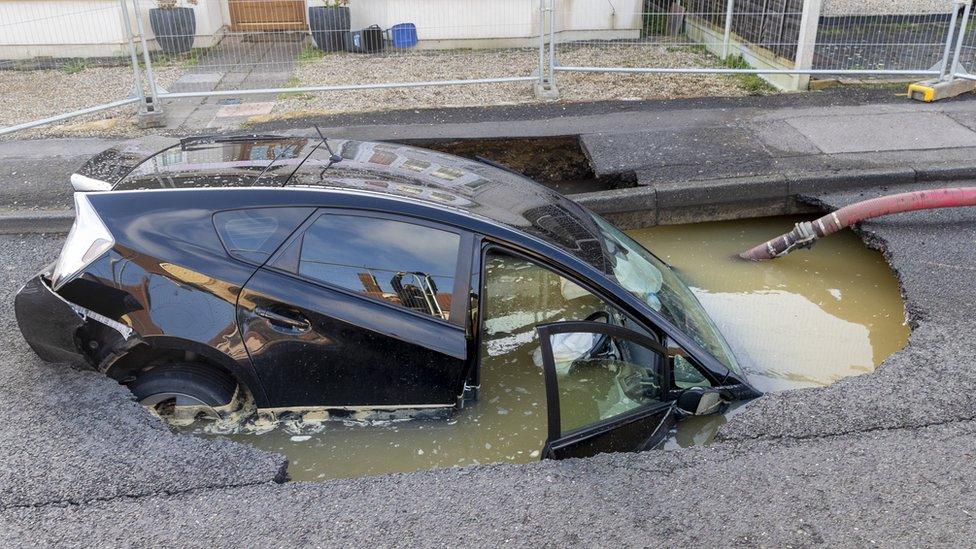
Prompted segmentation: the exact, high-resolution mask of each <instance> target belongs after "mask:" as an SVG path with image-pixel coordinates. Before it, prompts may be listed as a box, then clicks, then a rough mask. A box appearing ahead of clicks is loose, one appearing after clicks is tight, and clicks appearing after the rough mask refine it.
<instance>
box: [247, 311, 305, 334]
mask: <svg viewBox="0 0 976 549" xmlns="http://www.w3.org/2000/svg"><path fill="white" fill-rule="evenodd" d="M254 314H256V315H258V316H260V317H261V318H265V319H267V320H268V322H270V323H271V324H276V325H278V326H286V327H288V328H291V329H293V330H298V331H300V332H307V331H309V330H310V329H312V324H311V323H310V322H309V321H308V319H307V318H305V317H304V316H303V315H302V314H301V313H291V314H282V313H278V312H275V311H273V310H271V309H268V308H267V307H258V308H256V309H254Z"/></svg>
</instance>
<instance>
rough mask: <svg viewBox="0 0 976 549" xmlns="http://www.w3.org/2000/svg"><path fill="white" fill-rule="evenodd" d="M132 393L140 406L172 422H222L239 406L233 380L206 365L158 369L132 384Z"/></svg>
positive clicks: (178, 365) (182, 364) (167, 365)
mask: <svg viewBox="0 0 976 549" xmlns="http://www.w3.org/2000/svg"><path fill="white" fill-rule="evenodd" d="M129 390H130V391H132V394H133V395H135V397H136V400H137V401H139V404H142V405H143V406H145V407H146V408H149V410H150V411H152V412H153V413H155V414H156V415H158V416H159V417H161V418H163V419H164V420H167V421H171V422H183V421H193V420H196V419H201V418H208V419H221V418H223V417H225V416H226V415H227V414H228V413H229V412H232V411H234V410H235V408H236V407H238V406H237V400H238V398H237V397H238V384H237V382H236V381H235V380H234V378H232V377H231V376H230V375H228V374H226V373H224V372H222V371H220V370H218V369H216V368H214V367H212V366H207V365H203V364H194V363H189V362H187V363H176V364H165V365H162V366H157V367H155V368H153V369H151V370H149V371H148V372H145V373H143V374H142V375H140V376H139V377H137V378H136V379H135V380H134V381H132V382H131V383H130V384H129Z"/></svg>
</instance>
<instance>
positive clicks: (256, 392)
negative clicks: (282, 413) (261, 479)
mask: <svg viewBox="0 0 976 549" xmlns="http://www.w3.org/2000/svg"><path fill="white" fill-rule="evenodd" d="M169 362H198V363H202V364H207V365H210V366H212V367H214V368H218V369H220V370H222V371H224V372H225V373H227V374H229V375H230V376H231V377H233V378H234V379H235V380H236V381H237V383H238V384H240V386H241V388H242V389H244V390H245V391H247V392H248V393H250V395H251V397H252V398H253V399H254V403H255V404H256V405H257V406H258V407H259V408H261V407H267V396H266V395H265V392H264V387H263V385H261V382H260V380H259V379H258V378H257V376H255V375H254V373H253V372H252V371H251V370H250V368H249V367H248V366H246V365H242V364H241V363H240V362H239V361H237V360H234V359H233V358H232V357H230V356H229V355H227V354H226V353H224V352H223V351H221V350H219V349H216V348H214V347H211V346H210V345H206V344H203V343H200V342H197V341H192V340H188V339H183V338H179V337H173V336H150V337H144V338H142V341H141V342H140V343H139V344H137V345H135V346H132V347H131V348H129V349H126V350H125V351H123V352H122V353H119V354H117V355H115V356H112V357H109V358H108V359H106V360H105V361H104V362H103V363H102V365H101V370H102V371H103V372H104V373H105V375H107V376H108V377H110V378H112V379H114V380H116V381H118V382H120V383H122V382H125V381H126V380H129V379H131V378H132V377H133V376H135V375H136V374H138V373H140V372H143V371H145V370H148V369H151V368H153V367H155V366H158V365H161V364H166V363H169Z"/></svg>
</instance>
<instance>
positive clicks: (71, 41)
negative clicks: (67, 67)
mask: <svg viewBox="0 0 976 549" xmlns="http://www.w3.org/2000/svg"><path fill="white" fill-rule="evenodd" d="M0 21H2V22H3V30H2V32H0V57H3V58H6V59H24V58H29V57H36V56H44V55H56V56H58V57H82V56H88V55H99V53H98V52H102V51H105V52H111V53H101V55H117V54H119V53H120V51H121V47H120V45H121V37H122V36H124V34H125V33H124V32H123V25H122V16H121V9H120V8H119V3H118V1H116V0H45V1H38V0H0ZM106 45H108V47H107V48H106V47H105V46H106ZM53 52H57V53H53Z"/></svg>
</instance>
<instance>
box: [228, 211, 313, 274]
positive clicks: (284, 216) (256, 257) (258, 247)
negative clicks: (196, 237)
mask: <svg viewBox="0 0 976 549" xmlns="http://www.w3.org/2000/svg"><path fill="white" fill-rule="evenodd" d="M311 214H312V208H255V209H250V210H228V211H225V212H217V213H216V214H214V217H213V221H214V227H215V228H216V229H217V234H218V235H219V236H220V241H221V243H222V244H223V245H224V248H225V249H226V250H227V253H228V254H230V255H231V257H235V258H237V259H240V260H242V261H247V262H248V263H256V264H262V263H264V262H265V261H267V260H268V258H269V257H271V254H272V253H274V251H275V250H277V249H278V246H280V245H281V243H282V242H284V241H285V239H286V238H288V235H290V234H291V233H292V232H293V231H294V230H295V229H296V228H298V226H299V225H301V223H302V222H303V221H305V219H307V218H308V216H309V215H311Z"/></svg>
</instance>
